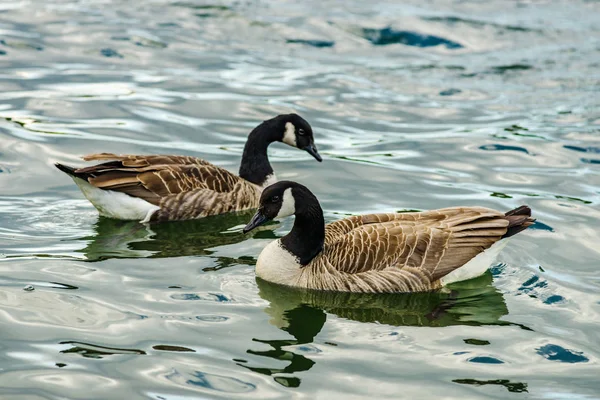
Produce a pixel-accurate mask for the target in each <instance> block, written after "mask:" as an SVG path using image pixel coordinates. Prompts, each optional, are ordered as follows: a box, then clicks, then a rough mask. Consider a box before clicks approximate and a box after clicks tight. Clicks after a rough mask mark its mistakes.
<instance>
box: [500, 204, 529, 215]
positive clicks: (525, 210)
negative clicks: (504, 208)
mask: <svg viewBox="0 0 600 400" xmlns="http://www.w3.org/2000/svg"><path fill="white" fill-rule="evenodd" d="M504 215H506V216H507V217H509V216H511V215H526V216H528V217H531V208H529V206H526V205H522V206H520V207H517V208H515V209H514V210H510V211H508V212H507V213H506V214H504Z"/></svg>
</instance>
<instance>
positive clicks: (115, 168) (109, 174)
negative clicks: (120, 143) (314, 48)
mask: <svg viewBox="0 0 600 400" xmlns="http://www.w3.org/2000/svg"><path fill="white" fill-rule="evenodd" d="M273 142H283V143H285V144H287V145H289V146H292V147H296V148H299V149H302V150H304V151H306V152H308V153H309V154H310V155H312V156H313V157H314V158H315V159H316V160H317V161H319V162H321V161H322V158H321V156H320V155H319V153H318V151H317V147H316V146H315V142H314V138H313V131H312V128H311V126H310V124H309V123H308V122H307V121H306V120H305V119H304V118H302V117H300V116H299V115H297V114H284V115H279V116H277V117H275V118H272V119H270V120H267V121H264V122H262V123H261V124H260V125H258V126H257V127H256V128H254V130H252V132H250V135H249V136H248V141H247V142H246V145H245V147H244V152H243V155H242V162H241V164H240V170H239V176H237V175H235V174H233V173H231V172H229V171H227V170H226V169H224V168H221V167H217V166H216V165H213V164H211V163H209V162H208V161H204V160H202V159H199V158H196V157H190V156H171V155H116V154H111V153H100V154H91V155H87V156H85V157H83V160H85V161H102V163H100V164H97V165H93V166H90V167H85V168H74V167H70V166H68V165H63V164H60V163H56V164H55V166H56V167H57V168H58V169H59V170H61V171H63V172H65V173H66V174H67V175H69V176H70V177H71V178H73V180H74V181H75V183H76V184H77V186H79V189H81V191H82V192H83V195H84V196H85V197H86V198H87V199H88V200H89V201H90V202H91V203H92V204H93V205H94V206H95V207H96V209H97V210H98V212H99V213H100V215H103V216H105V217H109V218H115V219H122V220H137V221H141V222H143V223H146V222H160V221H174V220H187V219H197V218H203V217H206V216H209V215H217V214H223V213H227V212H232V211H241V210H246V209H251V208H256V207H257V206H258V200H259V198H260V193H261V191H262V190H263V189H264V188H265V187H267V186H269V185H270V184H272V183H274V182H276V178H275V174H274V173H273V168H271V164H270V163H269V158H268V157H267V148H268V147H269V145H270V144H271V143H273Z"/></svg>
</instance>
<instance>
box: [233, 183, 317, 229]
mask: <svg viewBox="0 0 600 400" xmlns="http://www.w3.org/2000/svg"><path fill="white" fill-rule="evenodd" d="M313 202H316V203H317V204H318V201H317V199H316V197H315V196H314V195H313V194H312V193H311V192H310V190H308V189H307V188H306V187H305V186H302V185H300V184H299V183H296V182H291V181H280V182H277V183H274V184H272V185H271V186H269V187H267V188H266V189H265V190H263V192H262V194H261V196H260V205H259V206H258V211H257V212H256V214H254V217H252V220H251V221H250V222H249V223H248V225H246V227H245V228H244V233H247V232H250V231H251V230H252V229H254V228H256V227H258V226H260V225H262V224H264V223H265V222H267V221H270V220H272V219H275V218H283V217H287V216H289V215H292V214H296V213H297V212H301V211H302V210H303V209H305V208H306V207H307V206H308V205H310V203H313Z"/></svg>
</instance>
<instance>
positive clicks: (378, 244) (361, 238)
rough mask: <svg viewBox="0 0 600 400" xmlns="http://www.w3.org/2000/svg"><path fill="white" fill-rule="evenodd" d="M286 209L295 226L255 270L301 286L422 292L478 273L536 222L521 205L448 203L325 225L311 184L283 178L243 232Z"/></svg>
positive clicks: (266, 195) (267, 251)
mask: <svg viewBox="0 0 600 400" xmlns="http://www.w3.org/2000/svg"><path fill="white" fill-rule="evenodd" d="M292 214H294V215H295V216H296V220H295V221H294V227H293V228H292V230H291V232H290V233H288V234H287V235H285V236H284V237H282V238H281V239H278V240H276V241H274V242H271V243H269V244H268V245H267V246H266V247H265V248H264V250H263V251H262V252H261V253H260V256H259V257H258V261H257V263H256V275H257V276H258V277H259V278H262V279H264V280H266V281H270V282H274V283H279V284H282V285H288V286H295V287H301V288H306V289H317V290H332V291H346V292H371V293H384V292H422V291H428V290H434V289H439V288H441V287H442V286H444V285H446V284H448V283H451V282H456V281H461V280H466V279H470V278H474V277H475V276H478V275H481V274H483V273H484V272H485V271H486V270H487V269H488V268H489V267H490V265H491V262H492V260H493V255H494V252H495V251H494V249H496V250H499V249H500V248H499V247H497V246H498V244H499V242H501V241H502V239H505V238H507V237H510V236H513V235H515V234H517V233H519V232H521V231H522V230H524V229H526V228H527V227H528V226H530V225H531V224H533V222H534V220H533V219H532V218H531V210H530V209H529V207H527V206H521V207H519V208H516V209H514V210H511V211H509V212H507V213H502V212H499V211H495V210H491V209H488V208H483V207H454V208H444V209H439V210H434V211H425V212H411V213H400V214H369V215H359V216H353V217H350V218H346V219H342V220H340V221H336V222H333V223H331V224H328V225H325V220H324V218H323V210H322V209H321V206H320V205H319V201H318V200H317V198H316V197H315V196H314V195H313V194H312V193H311V192H310V190H308V189H307V188H306V187H304V186H302V185H300V184H298V183H295V182H290V181H281V182H277V183H275V184H273V185H271V186H269V187H268V188H266V189H265V190H264V191H263V192H262V194H261V198H260V205H259V208H258V211H257V213H256V214H255V215H254V217H253V218H252V220H251V221H250V223H249V224H248V225H247V226H246V227H245V228H244V232H249V231H251V230H252V229H254V228H256V227H257V226H259V225H262V224H263V223H265V222H266V221H269V220H271V219H274V218H282V217H286V216H288V215H292ZM492 245H494V249H490V247H492Z"/></svg>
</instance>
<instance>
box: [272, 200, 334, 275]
mask: <svg viewBox="0 0 600 400" xmlns="http://www.w3.org/2000/svg"><path fill="white" fill-rule="evenodd" d="M315 202H316V204H309V205H305V207H304V209H303V210H302V211H301V212H296V220H295V221H294V227H293V228H292V230H291V231H290V233H288V234H287V235H285V236H284V237H283V238H281V244H282V245H283V247H284V248H285V249H286V250H287V251H289V252H290V253H292V254H293V255H294V256H296V257H297V258H298V260H299V262H300V264H302V265H307V264H308V263H309V262H311V261H312V260H313V259H314V258H315V257H316V256H317V255H318V254H319V253H320V252H321V251H323V244H324V243H325V219H324V218H323V210H322V209H321V206H320V205H319V203H318V201H316V199H315Z"/></svg>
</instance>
